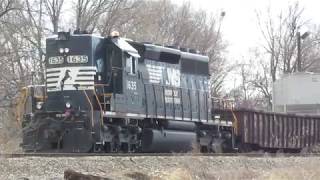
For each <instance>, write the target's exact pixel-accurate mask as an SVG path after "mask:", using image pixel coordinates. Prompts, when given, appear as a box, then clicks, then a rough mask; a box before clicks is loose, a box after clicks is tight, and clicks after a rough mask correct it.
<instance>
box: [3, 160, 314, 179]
mask: <svg viewBox="0 0 320 180" xmlns="http://www.w3.org/2000/svg"><path fill="white" fill-rule="evenodd" d="M66 169H72V170H75V171H78V172H81V173H84V174H91V175H98V176H102V177H106V178H110V179H137V180H138V179H139V180H140V179H145V180H149V179H150V180H153V179H154V180H162V179H163V180H167V179H168V180H180V179H181V180H191V179H192V180H193V179H212V180H218V179H219V180H220V179H221V180H222V179H226V180H233V179H244V180H246V179H258V180H260V179H263V180H269V179H270V180H271V179H272V180H273V179H280V180H286V179H288V180H289V179H290V180H291V179H293V180H295V179H296V180H301V179H308V180H309V179H315V180H316V179H319V177H320V158H319V157H272V158H271V157H263V158H252V157H198V156H175V157H85V158H76V157H73V158H40V157H27V158H4V157H2V158H1V157H0V179H35V180H37V179H39V180H40V179H51V180H53V179H54V180H56V179H57V180H58V179H59V180H60V179H63V173H64V171H65V170H66Z"/></svg>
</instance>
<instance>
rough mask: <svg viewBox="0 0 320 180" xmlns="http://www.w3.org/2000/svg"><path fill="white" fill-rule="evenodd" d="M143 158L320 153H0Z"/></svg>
mask: <svg viewBox="0 0 320 180" xmlns="http://www.w3.org/2000/svg"><path fill="white" fill-rule="evenodd" d="M94 156H109V157H143V156H154V157H156V156H163V157H165V156H171V157H183V156H213V157H219V156H220V157H256V158H265V157H272V158H274V157H320V153H0V158H23V157H94Z"/></svg>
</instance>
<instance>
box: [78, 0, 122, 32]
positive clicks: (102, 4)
mask: <svg viewBox="0 0 320 180" xmlns="http://www.w3.org/2000/svg"><path fill="white" fill-rule="evenodd" d="M122 1H124V0H77V2H76V7H75V14H76V29H81V30H87V31H88V32H93V31H95V30H96V27H97V24H98V22H99V21H100V18H101V16H102V15H103V14H105V13H108V12H109V10H110V9H112V8H114V7H115V6H116V5H117V4H119V3H120V2H122Z"/></svg>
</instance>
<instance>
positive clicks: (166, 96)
mask: <svg viewBox="0 0 320 180" xmlns="http://www.w3.org/2000/svg"><path fill="white" fill-rule="evenodd" d="M208 63H209V58H208V57H207V56H205V55H201V54H199V52H197V51H195V50H192V49H188V48H177V47H171V46H160V45H155V44H152V43H141V42H135V41H132V40H128V39H125V38H121V37H120V36H119V34H118V33H116V32H114V33H112V34H111V35H110V36H108V37H101V36H97V35H93V34H85V33H79V32H78V33H74V34H71V33H70V32H59V33H58V35H55V36H52V37H49V38H47V40H46V59H45V67H46V76H45V85H42V86H36V85H31V86H29V87H26V88H25V95H24V97H23V98H22V100H21V102H20V105H21V109H23V110H24V113H23V117H22V118H21V119H22V120H21V121H22V122H21V126H22V135H23V142H22V144H21V146H22V148H23V149H24V150H25V151H35V152H82V153H85V152H105V153H108V152H123V153H126V152H128V153H134V152H187V151H191V150H193V149H198V150H200V151H201V152H232V151H236V150H239V149H240V150H248V149H252V148H262V149H266V150H267V149H269V150H278V149H288V150H301V149H302V148H303V147H306V146H311V145H314V144H317V142H318V137H319V132H318V125H319V123H318V122H319V118H318V117H312V118H311V117H310V118H309V117H304V116H295V115H286V114H275V113H264V112H256V111H251V110H232V109H220V108H218V107H215V106H214V102H213V98H212V97H211V93H210V89H209V83H208V82H209V78H210V76H209V65H208ZM39 92H40V93H39ZM39 94H40V95H39ZM290 122H293V123H292V126H291V125H290ZM305 125H306V126H305ZM306 127H309V128H306Z"/></svg>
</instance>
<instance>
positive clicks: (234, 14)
mask: <svg viewBox="0 0 320 180" xmlns="http://www.w3.org/2000/svg"><path fill="white" fill-rule="evenodd" d="M172 1H173V2H175V3H178V4H181V3H183V2H184V1H185V0H172ZM190 2H191V4H192V6H193V7H194V8H196V9H198V8H201V9H204V10H206V11H208V12H213V13H216V14H219V13H220V12H221V11H225V12H226V16H225V18H224V20H223V23H222V26H221V30H222V32H223V35H224V38H225V40H227V41H228V43H229V47H228V52H229V53H228V59H229V60H236V59H239V57H242V56H245V55H246V54H247V53H248V50H249V49H250V48H253V47H255V46H257V45H259V43H260V42H261V36H260V32H259V29H258V26H257V18H256V15H255V11H256V10H258V11H264V12H265V10H266V8H267V7H269V6H270V7H271V9H272V10H273V11H274V12H279V11H280V10H281V9H286V8H287V7H288V4H293V3H294V2H295V0H190ZM299 4H300V5H301V7H303V8H304V18H305V19H307V20H310V22H311V23H316V24H320V13H319V8H320V1H319V0H300V1H299ZM302 31H306V30H302ZM240 59H241V58H240Z"/></svg>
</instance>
